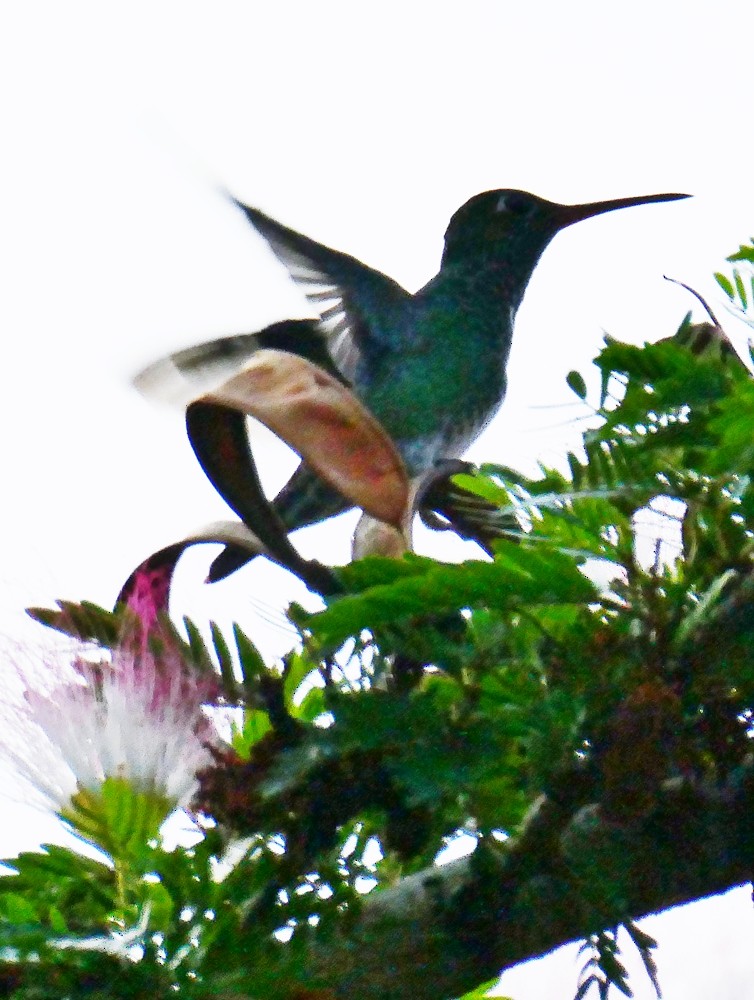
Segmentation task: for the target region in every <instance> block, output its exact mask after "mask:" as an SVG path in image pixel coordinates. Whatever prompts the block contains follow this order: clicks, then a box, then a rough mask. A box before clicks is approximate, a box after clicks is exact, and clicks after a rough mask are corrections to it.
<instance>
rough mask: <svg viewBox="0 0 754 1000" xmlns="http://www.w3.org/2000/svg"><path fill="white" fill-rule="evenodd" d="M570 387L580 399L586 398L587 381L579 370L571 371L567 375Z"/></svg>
mask: <svg viewBox="0 0 754 1000" xmlns="http://www.w3.org/2000/svg"><path fill="white" fill-rule="evenodd" d="M566 382H567V383H568V387H569V389H571V390H573V392H575V393H576V395H577V396H578V397H579V399H586V382H585V381H584V376H583V375H582V374H581V373H580V372H577V371H571V372H569V373H568V375H567V376H566Z"/></svg>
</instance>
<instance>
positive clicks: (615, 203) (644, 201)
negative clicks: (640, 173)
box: [556, 194, 691, 229]
mask: <svg viewBox="0 0 754 1000" xmlns="http://www.w3.org/2000/svg"><path fill="white" fill-rule="evenodd" d="M690 197H691V195H690V194H644V195H637V196H636V197H635V198H614V199H613V200H612V201H591V202H588V203H587V204H586V205H558V211H557V213H556V214H557V218H558V222H559V223H560V228H561V229H564V228H565V227H566V226H571V225H573V223H574V222H581V221H582V219H591V217H592V216H593V215H602V214H603V213H604V212H614V211H615V210H616V209H618V208H631V207H632V206H633V205H650V204H652V203H653V202H656V201H678V200H679V199H681V198H690Z"/></svg>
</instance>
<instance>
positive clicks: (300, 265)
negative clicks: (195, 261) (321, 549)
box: [236, 201, 412, 381]
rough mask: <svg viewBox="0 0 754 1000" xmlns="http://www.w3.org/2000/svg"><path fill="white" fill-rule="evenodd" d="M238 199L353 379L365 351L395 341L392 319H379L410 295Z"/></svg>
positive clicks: (390, 279) (385, 345) (334, 355)
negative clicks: (393, 339)
mask: <svg viewBox="0 0 754 1000" xmlns="http://www.w3.org/2000/svg"><path fill="white" fill-rule="evenodd" d="M236 204H237V205H238V207H239V208H240V209H241V210H242V211H243V212H244V214H245V215H246V217H247V219H248V220H249V222H251V224H252V225H253V226H254V228H255V229H256V230H257V232H258V233H259V234H260V236H262V237H264V239H265V240H266V241H267V243H268V244H269V245H270V249H271V250H272V251H273V253H274V254H275V256H276V257H277V258H278V260H279V261H280V262H281V263H282V264H284V265H285V267H286V268H287V270H288V273H289V274H290V276H291V278H293V280H294V281H295V282H296V284H297V285H298V286H299V287H300V288H301V290H302V292H303V293H304V295H305V296H306V297H307V299H308V300H309V301H310V302H311V303H312V305H313V306H314V308H315V309H316V310H317V313H318V315H319V317H320V327H321V328H322V330H323V331H324V332H325V334H326V336H327V338H328V342H329V345H330V353H331V355H332V357H333V360H334V361H335V363H336V365H337V366H338V368H340V370H341V372H342V373H343V375H344V376H345V378H346V379H348V380H349V381H351V380H353V378H354V375H355V373H356V370H357V367H358V364H359V361H360V359H361V356H362V354H363V353H364V352H367V353H368V352H369V349H370V348H371V347H373V346H377V347H378V348H379V347H382V348H389V347H391V346H392V344H391V338H390V333H389V329H388V324H386V323H385V322H384V321H383V322H380V319H381V318H384V317H385V316H386V314H387V313H389V312H390V311H391V310H392V309H393V308H394V307H400V306H401V305H403V304H405V302H406V301H407V300H408V299H410V298H411V297H412V296H411V295H410V293H409V292H407V291H406V289H405V288H402V287H401V285H399V284H398V283H397V282H396V281H393V279H392V278H388V277H387V275H385V274H382V272H380V271H376V270H374V268H371V267H367V265H366V264H362V263H361V261H359V260H356V258H355V257H351V256H349V255H348V254H345V253H341V252H340V251H339V250H332V249H331V248H330V247H326V246H324V245H323V244H322V243H317V242H316V241H315V240H312V239H309V237H308V236H303V235H302V234H301V233H297V232H296V231H295V230H293V229H289V228H288V227H287V226H283V225H282V224H281V223H279V222H276V221H275V220H274V219H271V218H270V217H269V216H268V215H265V214H264V212H260V211H259V209H256V208H251V207H249V206H248V205H244V204H243V203H242V202H240V201H236Z"/></svg>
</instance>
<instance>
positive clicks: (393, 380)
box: [173, 190, 688, 579]
mask: <svg viewBox="0 0 754 1000" xmlns="http://www.w3.org/2000/svg"><path fill="white" fill-rule="evenodd" d="M686 197H688V195H685V194H654V195H644V196H640V197H634V198H618V199H615V200H613V201H602V202H592V203H589V204H585V205H559V204H557V203H556V202H552V201H547V200H545V199H544V198H539V197H537V196H536V195H533V194H529V193H527V192H525V191H515V190H496V191H485V192H484V193H482V194H478V195H476V196H475V197H473V198H471V199H470V200H469V201H467V202H466V204H464V205H462V206H461V208H459V209H458V211H457V212H456V213H455V214H454V215H453V217H452V218H451V220H450V223H449V225H448V228H447V230H446V233H445V249H444V252H443V255H442V262H441V265H440V270H439V273H438V274H436V275H435V277H434V278H432V280H431V281H430V282H429V283H428V284H427V285H425V286H424V287H423V288H422V289H420V290H419V291H418V292H416V293H415V294H413V295H412V294H411V293H410V292H407V291H406V290H405V289H404V288H402V287H401V286H400V285H399V284H397V282H395V281H393V280H392V279H391V278H388V277H387V276H386V275H384V274H382V273H380V272H379V271H376V270H374V269H372V268H370V267H368V266H367V265H365V264H362V263H361V261H358V260H356V259H355V258H354V257H350V256H348V255H347V254H344V253H341V252H339V251H337V250H332V249H330V248H329V247H326V246H323V245H322V244H321V243H317V242H315V241H314V240H312V239H309V238H308V237H307V236H303V235H301V234H300V233H297V232H295V231H294V230H292V229H288V228H287V227H286V226H283V225H281V224H280V223H279V222H276V221H275V220H274V219H271V218H270V217H269V216H267V215H265V214H264V213H263V212H260V211H259V210H258V209H255V208H250V207H249V206H248V205H244V204H242V203H241V202H236V204H237V205H238V207H239V208H240V209H241V210H242V211H243V212H244V213H245V215H246V217H247V218H248V220H249V221H250V222H251V224H252V225H253V226H254V228H255V229H256V230H257V232H258V233H259V234H260V235H261V236H262V237H264V239H265V240H266V241H267V243H268V244H269V246H270V247H271V249H272V250H273V252H274V253H275V254H276V256H277V257H278V258H279V260H280V261H281V262H282V263H283V264H284V265H285V266H286V267H287V269H288V271H289V273H290V275H291V277H292V278H293V279H294V281H295V282H296V283H297V284H298V285H299V286H300V287H301V289H302V290H303V292H304V294H305V295H306V297H307V298H308V299H309V301H310V303H311V304H312V305H313V306H314V308H315V310H316V312H317V314H318V317H319V319H318V320H316V321H299V322H298V323H293V322H291V323H288V324H285V323H283V324H278V325H277V326H276V327H275V328H270V329H269V331H263V333H262V334H255V335H249V336H247V337H240V338H227V341H226V342H227V344H229V345H232V344H234V343H235V344H237V347H238V350H239V351H243V350H245V351H246V353H248V352H249V351H250V350H251V349H252V348H253V346H259V338H260V337H261V338H263V339H264V336H265V333H268V332H269V334H274V331H275V330H277V331H278V332H279V333H280V334H282V336H283V339H285V337H287V338H288V339H289V340H290V339H291V338H292V337H293V338H295V337H297V336H300V337H301V338H302V342H303V340H304V339H309V340H311V341H320V344H321V341H322V339H323V338H324V341H325V344H326V346H327V348H328V350H329V355H330V357H331V358H332V362H333V363H334V365H335V367H336V368H337V370H338V371H339V372H340V373H341V375H342V376H343V377H344V379H345V380H347V381H348V382H349V383H350V384H351V386H352V388H353V391H354V392H355V393H356V395H357V396H358V397H359V398H360V400H361V401H362V402H363V403H364V404H365V405H366V406H367V408H368V409H369V410H371V412H372V413H373V414H374V415H375V416H376V417H377V419H378V420H379V421H380V423H381V424H382V425H383V427H384V428H385V430H386V431H387V432H388V434H389V435H390V437H391V438H392V439H393V441H394V442H395V444H396V445H397V447H398V450H399V452H400V454H401V456H402V458H403V461H404V462H405V464H406V468H407V470H408V472H409V475H411V476H418V475H421V474H422V473H424V472H426V471H427V470H428V469H430V468H431V467H432V466H433V465H434V464H435V463H437V462H438V461H440V460H442V459H448V458H457V457H459V456H460V455H461V454H462V453H463V452H464V451H465V450H466V449H467V448H468V446H469V445H470V444H471V443H472V441H474V439H475V438H476V437H477V436H478V435H479V433H480V432H481V431H482V430H483V429H484V427H485V426H486V425H487V424H488V423H489V421H490V420H491V418H492V417H493V416H494V414H495V412H496V411H497V409H498V408H499V406H500V404H501V403H502V401H503V399H504V397H505V392H506V365H507V362H508V355H509V352H510V346H511V339H512V336H513V324H514V320H515V316H516V311H517V310H518V307H519V306H520V304H521V300H522V298H523V295H524V292H525V290H526V286H527V284H528V282H529V279H530V278H531V275H532V272H533V271H534V268H535V267H536V265H537V262H538V261H539V258H540V257H541V255H542V253H543V251H544V250H545V248H546V247H547V245H548V243H549V242H550V240H552V238H553V237H554V236H555V235H556V233H558V232H559V231H560V230H561V229H564V228H565V227H566V226H570V225H572V224H573V223H574V222H580V221H582V220H583V219H589V218H591V217H592V216H595V215H601V214H602V213H604V212H611V211H613V210H615V209H619V208H629V207H631V206H633V205H645V204H649V203H650V202H663V201H675V200H677V199H679V198H686ZM271 340H272V341H274V336H272V337H268V342H267V346H273V344H272V343H271V342H269V341H271ZM219 343H220V344H222V343H223V342H222V341H221V342H219ZM281 346H282V345H281ZM197 350H201V349H190V350H189V351H187V352H182V355H183V356H184V357H185V359H186V362H187V363H186V365H185V367H191V365H192V364H193V365H198V364H200V363H201V358H199V357H197V356H196V351H197ZM192 352H194V353H192ZM179 358H180V356H178V355H176V356H174V359H173V360H174V362H175V363H176V364H177V365H178V367H181V365H180V363H179ZM275 506H276V508H277V509H278V511H279V512H280V515H281V517H282V519H283V522H284V523H285V525H286V527H287V528H288V529H291V530H292V529H295V528H300V527H303V526H304V525H307V524H311V523H313V522H315V521H319V520H322V519H324V518H326V517H330V516H332V515H334V514H337V513H339V512H341V511H343V510H345V509H346V508H347V507H348V502H347V501H346V500H345V499H344V498H343V497H341V496H340V495H339V494H338V493H337V492H335V491H334V490H333V489H331V488H330V487H328V486H327V485H326V484H325V483H324V482H322V480H321V479H319V478H318V477H317V476H315V474H314V473H312V472H311V471H310V470H309V469H307V468H306V467H305V466H304V465H303V464H302V465H301V466H299V468H298V469H297V471H296V472H295V473H294V475H293V476H292V478H291V479H290V480H289V482H288V483H287V484H286V486H285V487H284V488H283V489H282V490H281V492H280V493H279V494H278V496H277V497H276V498H275ZM242 561H244V560H243V559H242V557H240V556H239V555H238V554H237V553H234V554H231V552H230V550H227V551H226V552H224V553H222V554H221V555H220V556H219V557H218V559H217V560H216V561H215V564H213V568H212V570H211V573H210V578H211V579H220V578H221V577H222V576H225V575H227V574H228V573H229V572H232V570H233V569H236V568H238V566H239V565H241V564H242Z"/></svg>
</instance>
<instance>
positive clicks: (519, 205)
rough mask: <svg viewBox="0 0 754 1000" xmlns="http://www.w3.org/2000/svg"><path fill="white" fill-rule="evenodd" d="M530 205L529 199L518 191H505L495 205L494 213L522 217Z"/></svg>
mask: <svg viewBox="0 0 754 1000" xmlns="http://www.w3.org/2000/svg"><path fill="white" fill-rule="evenodd" d="M530 205H531V202H530V201H529V199H528V198H527V197H526V196H525V195H523V194H522V193H521V192H520V191H506V192H505V194H501V195H500V197H499V198H498V200H497V204H496V205H495V211H496V212H509V213H510V214H511V215H524V214H525V213H526V212H527V211H528V210H529V207H530Z"/></svg>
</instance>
